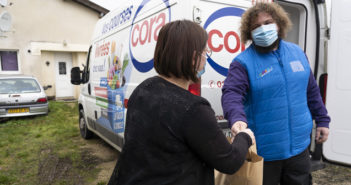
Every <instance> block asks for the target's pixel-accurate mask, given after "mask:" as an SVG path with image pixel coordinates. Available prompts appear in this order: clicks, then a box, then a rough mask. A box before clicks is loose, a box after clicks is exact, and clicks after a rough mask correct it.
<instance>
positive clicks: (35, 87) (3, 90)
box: [0, 78, 40, 94]
mask: <svg viewBox="0 0 351 185" xmlns="http://www.w3.org/2000/svg"><path fill="white" fill-rule="evenodd" d="M34 92H40V86H39V84H38V83H37V82H36V80H34V79H25V78H14V79H0V94H13V93H34Z"/></svg>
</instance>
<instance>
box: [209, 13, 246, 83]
mask: <svg viewBox="0 0 351 185" xmlns="http://www.w3.org/2000/svg"><path fill="white" fill-rule="evenodd" d="M244 11H245V10H243V9H240V8H235V7H226V8H222V9H219V10H217V11H215V12H214V13H213V14H211V15H210V16H209V18H208V19H207V20H206V22H205V24H204V29H205V30H206V31H207V32H208V42H207V43H208V47H209V48H210V49H211V50H212V51H213V55H212V56H211V57H208V58H207V61H208V63H209V64H210V66H211V67H212V68H213V69H214V70H215V71H216V72H218V73H219V74H221V75H223V76H227V74H228V68H226V67H223V66H222V65H220V64H218V63H217V62H215V61H214V60H213V59H212V57H214V54H215V53H219V52H220V53H221V55H222V56H223V55H225V56H226V58H228V57H229V58H231V60H230V62H231V61H232V59H233V58H234V57H235V56H236V54H238V53H239V52H241V51H243V50H245V45H244V44H242V43H241V42H240V37H239V35H238V33H237V32H236V31H235V30H234V28H235V27H239V26H238V25H239V24H240V19H241V15H242V14H243V13H244ZM234 55H235V56H234ZM222 60H223V59H221V60H220V61H221V62H222Z"/></svg>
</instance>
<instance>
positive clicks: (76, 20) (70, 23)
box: [0, 0, 99, 97]
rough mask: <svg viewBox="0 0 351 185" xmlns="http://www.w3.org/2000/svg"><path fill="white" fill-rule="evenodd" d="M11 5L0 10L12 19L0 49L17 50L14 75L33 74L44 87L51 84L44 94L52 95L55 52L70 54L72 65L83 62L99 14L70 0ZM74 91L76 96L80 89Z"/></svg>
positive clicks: (34, 0)
mask: <svg viewBox="0 0 351 185" xmlns="http://www.w3.org/2000/svg"><path fill="white" fill-rule="evenodd" d="M10 2H12V3H13V4H12V5H11V6H7V7H0V13H1V12H3V11H5V10H6V11H7V12H9V13H10V14H11V16H12V29H11V32H6V33H4V34H3V35H4V36H5V37H0V50H17V51H18V66H19V71H18V72H17V73H21V74H26V75H34V76H36V77H37V78H38V79H39V81H40V83H41V84H42V85H43V86H45V85H52V88H50V89H48V90H46V93H47V95H48V96H55V71H54V70H55V66H54V54H55V52H70V53H72V60H73V65H72V66H78V65H79V66H81V64H82V63H85V60H86V52H87V51H88V48H89V43H90V40H91V37H92V34H93V31H94V26H95V23H96V22H97V21H98V19H99V14H98V13H97V12H95V11H93V10H91V9H89V8H87V7H84V6H82V5H80V4H78V3H75V2H72V1H70V0H30V1H29V0H11V1H10ZM47 61H48V62H49V63H50V64H49V65H47V64H46V62H47ZM69 70H70V69H69ZM2 73H5V74H6V73H9V72H2ZM12 73H14V72H12ZM73 88H74V89H75V91H74V94H75V97H78V94H79V92H78V91H79V88H78V87H73Z"/></svg>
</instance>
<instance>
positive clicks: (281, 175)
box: [263, 148, 312, 185]
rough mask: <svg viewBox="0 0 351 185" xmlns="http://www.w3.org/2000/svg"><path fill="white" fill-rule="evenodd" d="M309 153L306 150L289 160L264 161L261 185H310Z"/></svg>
mask: <svg viewBox="0 0 351 185" xmlns="http://www.w3.org/2000/svg"><path fill="white" fill-rule="evenodd" d="M309 155H310V153H309V151H308V148H307V149H306V150H305V151H303V152H302V153H300V154H298V155H296V156H294V157H291V158H289V159H284V160H279V161H265V162H264V165H263V185H278V184H279V183H280V185H310V184H311V183H312V182H311V180H312V178H311V176H310V169H311V163H310V156H309Z"/></svg>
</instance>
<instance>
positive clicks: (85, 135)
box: [79, 109, 94, 139]
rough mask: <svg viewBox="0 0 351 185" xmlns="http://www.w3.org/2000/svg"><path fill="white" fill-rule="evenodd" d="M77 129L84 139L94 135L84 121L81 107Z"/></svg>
mask: <svg viewBox="0 0 351 185" xmlns="http://www.w3.org/2000/svg"><path fill="white" fill-rule="evenodd" d="M79 130H80V135H81V136H82V138H84V139H90V138H92V137H93V135H94V133H93V132H92V131H90V130H89V129H88V125H87V122H86V121H85V117H84V110H83V109H80V110H79Z"/></svg>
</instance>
